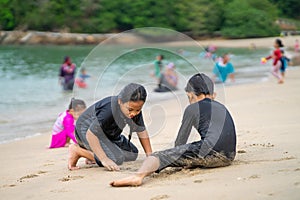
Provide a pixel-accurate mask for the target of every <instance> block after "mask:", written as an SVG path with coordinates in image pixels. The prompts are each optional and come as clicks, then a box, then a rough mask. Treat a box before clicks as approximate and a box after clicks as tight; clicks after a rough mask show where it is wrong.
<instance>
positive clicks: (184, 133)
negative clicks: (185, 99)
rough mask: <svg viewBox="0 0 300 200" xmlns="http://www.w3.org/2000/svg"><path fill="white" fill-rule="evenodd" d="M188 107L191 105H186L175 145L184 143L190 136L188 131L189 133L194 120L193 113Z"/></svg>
mask: <svg viewBox="0 0 300 200" xmlns="http://www.w3.org/2000/svg"><path fill="white" fill-rule="evenodd" d="M190 108H191V107H188V108H187V109H186V110H185V112H184V114H183V118H182V122H181V126H180V129H179V131H178V134H177V138H176V140H175V147H176V146H179V145H183V144H186V142H187V140H188V138H189V136H190V133H191V130H192V127H193V122H194V119H193V118H194V117H193V116H194V115H193V113H192V110H191V109H190Z"/></svg>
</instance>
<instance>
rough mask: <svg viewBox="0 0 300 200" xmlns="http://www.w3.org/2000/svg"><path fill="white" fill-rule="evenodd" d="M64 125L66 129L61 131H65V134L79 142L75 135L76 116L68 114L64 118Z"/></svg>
mask: <svg viewBox="0 0 300 200" xmlns="http://www.w3.org/2000/svg"><path fill="white" fill-rule="evenodd" d="M63 126H64V130H63V131H62V132H61V133H63V135H66V136H68V137H69V138H71V139H72V140H73V142H74V143H76V144H77V141H76V139H75V135H74V130H75V125H74V118H73V117H71V116H69V115H67V116H66V117H65V118H64V120H63Z"/></svg>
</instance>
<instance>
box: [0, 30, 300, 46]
mask: <svg viewBox="0 0 300 200" xmlns="http://www.w3.org/2000/svg"><path fill="white" fill-rule="evenodd" d="M119 34H122V36H123V38H117V37H115V36H117V35H119ZM187 37H188V38H190V37H189V36H187ZM108 38H114V39H113V42H112V43H116V44H118V43H120V42H121V43H125V44H131V43H136V42H145V43H147V41H146V38H147V36H142V35H137V34H131V33H126V32H122V33H103V34H97V33H93V34H89V33H64V32H42V31H1V30H0V44H2V45H12V44H19V45H36V44H41V45H45V44H53V45H93V44H94V45H97V44H99V43H101V42H103V41H105V40H106V39H108ZM276 38H280V39H282V40H284V44H285V46H289V47H293V45H294V42H295V40H296V39H299V38H300V36H297V35H296V36H291V35H290V36H285V37H281V36H278V37H263V38H245V39H226V38H210V39H203V40H202V39H199V40H195V39H193V40H194V41H197V42H199V43H201V44H202V45H204V46H207V45H210V44H214V45H216V46H218V47H231V48H249V47H252V46H251V45H253V44H254V45H255V47H256V48H269V47H272V46H273V43H274V40H275V39H276ZM148 39H150V38H148ZM182 39H183V38H181V40H182ZM150 40H151V39H150ZM154 41H155V40H153V43H155V42H154ZM170 41H171V42H170V44H171V45H174V44H175V45H182V46H186V45H189V42H185V41H180V42H176V38H175V37H174V38H173V39H171V40H170ZM148 42H149V41H148Z"/></svg>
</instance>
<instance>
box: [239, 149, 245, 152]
mask: <svg viewBox="0 0 300 200" xmlns="http://www.w3.org/2000/svg"><path fill="white" fill-rule="evenodd" d="M237 153H246V151H245V150H242V149H240V150H238V151H237Z"/></svg>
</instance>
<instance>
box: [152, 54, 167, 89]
mask: <svg viewBox="0 0 300 200" xmlns="http://www.w3.org/2000/svg"><path fill="white" fill-rule="evenodd" d="M163 59H164V56H163V55H161V54H160V55H158V56H156V60H155V61H154V72H153V74H152V76H154V77H155V78H156V80H157V83H158V87H160V85H159V81H160V78H161V73H162V68H163V63H162V60H163Z"/></svg>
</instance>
